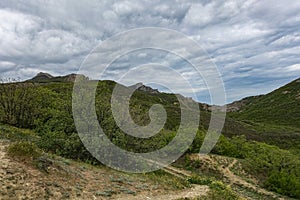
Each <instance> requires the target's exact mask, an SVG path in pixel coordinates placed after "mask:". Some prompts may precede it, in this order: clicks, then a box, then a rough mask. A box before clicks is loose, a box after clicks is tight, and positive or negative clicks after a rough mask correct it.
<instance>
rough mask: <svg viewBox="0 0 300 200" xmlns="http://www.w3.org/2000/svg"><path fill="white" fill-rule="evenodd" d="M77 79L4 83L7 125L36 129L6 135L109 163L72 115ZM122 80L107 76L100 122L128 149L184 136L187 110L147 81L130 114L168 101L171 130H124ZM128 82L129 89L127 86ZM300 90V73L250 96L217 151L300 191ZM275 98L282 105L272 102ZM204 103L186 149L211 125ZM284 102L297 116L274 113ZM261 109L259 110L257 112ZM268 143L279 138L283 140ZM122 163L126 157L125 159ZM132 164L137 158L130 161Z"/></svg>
mask: <svg viewBox="0 0 300 200" xmlns="http://www.w3.org/2000/svg"><path fill="white" fill-rule="evenodd" d="M86 80H87V79H86ZM73 82H74V76H73V75H71V76H63V77H53V76H51V75H49V74H44V73H42V74H39V75H38V76H36V77H35V78H33V79H31V80H29V81H25V82H21V83H5V84H4V83H3V84H1V85H0V125H1V124H4V127H5V126H7V125H9V127H18V128H26V129H29V130H30V131H29V132H31V131H33V132H34V134H28V135H27V134H25V135H24V134H17V133H16V132H14V131H5V130H6V129H3V128H2V129H1V130H0V131H1V132H0V135H1V138H4V139H8V140H11V141H20V140H21V141H23V140H25V141H27V142H28V141H29V142H30V143H34V146H36V147H38V148H39V149H41V150H42V151H44V152H47V153H50V154H56V155H58V156H62V157H65V158H69V159H74V160H80V161H83V162H85V163H89V164H93V165H101V163H100V162H99V161H97V160H96V159H95V158H94V157H93V156H92V155H91V154H90V153H89V152H88V151H87V150H86V148H85V147H84V146H83V144H82V142H81V140H80V138H79V136H78V134H77V131H76V128H75V125H74V120H73V114H72V91H73ZM115 85H116V83H115V82H114V81H108V80H106V81H99V82H98V87H97V90H96V95H95V108H96V114H97V117H98V121H99V123H100V125H101V127H102V128H103V130H104V132H105V134H106V135H107V137H108V138H109V139H110V141H112V142H113V143H114V144H115V145H117V146H119V147H120V148H123V149H125V150H127V151H131V152H137V153H144V152H151V151H155V150H158V149H161V148H162V147H164V146H166V145H167V144H168V143H169V142H170V141H171V140H172V139H173V138H174V137H175V136H176V132H177V130H178V127H179V124H180V119H181V109H180V106H179V102H178V99H177V97H176V96H175V95H174V94H168V93H161V92H158V91H157V90H155V89H152V88H150V87H147V86H143V85H141V84H139V88H138V89H137V90H136V91H135V92H134V94H133V96H132V98H131V99H130V114H131V116H132V118H133V120H134V122H135V123H137V124H139V125H147V124H148V123H149V122H150V118H149V113H148V111H149V109H150V108H151V106H152V105H154V104H161V105H162V106H163V107H164V108H165V110H166V114H167V121H166V123H165V125H164V127H163V129H162V130H161V131H160V132H159V133H157V134H156V135H155V136H153V137H150V138H147V139H142V138H137V137H133V136H131V135H128V134H126V133H124V132H123V131H122V130H121V129H120V128H119V127H118V126H117V124H116V122H115V120H114V118H113V115H112V110H111V95H112V91H113V89H114V87H115ZM123 87H124V90H126V88H127V87H125V86H123ZM298 94H299V80H297V81H294V82H292V83H290V84H288V85H286V86H284V87H283V88H280V89H278V90H276V91H274V92H272V93H270V94H268V95H265V96H260V97H256V98H252V97H250V98H248V99H247V101H245V100H244V102H243V106H242V107H241V108H240V109H239V111H237V112H231V113H229V116H228V117H227V119H226V123H225V126H224V128H223V135H221V137H220V139H219V141H218V144H217V145H216V146H215V148H214V149H213V151H212V153H213V154H218V155H222V156H228V157H232V158H236V159H241V165H243V170H244V171H246V172H247V173H249V174H251V176H254V177H256V178H257V179H258V180H259V181H258V183H257V184H259V185H260V187H264V188H267V189H269V190H272V191H275V192H277V193H280V194H283V195H287V196H290V197H297V198H298V197H299V195H300V186H299V184H300V183H299V181H298V180H300V179H299V170H298V169H297V167H295V166H297V165H298V164H299V159H298V158H299V152H300V151H299V149H300V143H299V141H300V140H299V131H298V130H299V124H297V119H299V112H296V111H297V110H299V100H298V96H297V95H298ZM185 100H186V101H190V100H191V99H188V98H186V99H185ZM273 104H274V109H275V110H274V109H272V105H273ZM252 106H253V107H252ZM199 108H200V110H201V112H200V125H199V130H198V132H197V135H196V138H195V140H194V142H193V144H192V145H191V147H190V148H189V149H188V151H187V152H185V156H186V155H190V154H192V153H197V152H199V148H200V146H201V144H202V142H203V140H204V137H205V134H206V129H207V128H208V124H209V119H210V111H209V110H206V109H205V108H206V106H205V105H204V104H201V103H199ZM276 108H278V109H277V110H276ZM284 109H285V113H289V115H288V116H289V118H286V117H283V116H282V115H280V114H277V115H276V114H272V115H271V114H269V113H270V112H274V113H277V112H281V113H283V112H284ZM295 110H296V111H295ZM251 113H252V114H251ZM253 113H256V114H253ZM256 115H259V116H258V117H255V116H256ZM261 116H264V117H261ZM285 116H287V115H285ZM9 129H10V130H11V128H9ZM13 130H14V129H13ZM18 130H20V129H18ZM186 139H188V138H182V140H184V141H185V140H186ZM253 140H255V141H260V142H254V141H253ZM261 142H263V143H261ZM265 143H269V144H273V145H274V144H275V145H277V147H276V146H271V145H267V144H265ZM21 145H23V143H21ZM27 147H28V146H25V147H24V146H21V147H19V146H18V144H17V146H16V147H15V150H16V151H17V152H16V153H19V152H18V151H19V148H21V150H22V151H23V150H24V148H25V150H26V152H27V151H28V149H26V148H27ZM29 147H30V146H29ZM279 147H280V148H285V149H287V150H283V149H280V148H279ZM30 149H31V147H30ZM30 149H29V150H30ZM177 150H178V149H176V151H177ZM23 153H24V152H23ZM267 159H270V160H267ZM120 162H123V161H122V158H120ZM141 162H142V161H141ZM186 162H187V161H184V162H183V164H181V166H180V167H183V168H186V169H187V170H189V169H191V170H194V168H195V166H194V165H195V164H194V161H193V162H192V163H188V162H187V163H186ZM197 162H198V161H197ZM197 162H196V163H197ZM287 163H288V164H287ZM126 164H128V165H131V163H130V162H127V163H126ZM190 164H191V165H192V166H190ZM210 170H211V169H210ZM206 175H208V176H211V174H206ZM198 178H199V177H198ZM198 178H196V179H195V180H192V182H193V183H194V182H195V183H202V181H203V180H202V179H201V180H199V179H198ZM216 178H220V177H216ZM246 185H247V184H246ZM237 189H238V190H240V189H241V188H237ZM229 199H230V198H229Z"/></svg>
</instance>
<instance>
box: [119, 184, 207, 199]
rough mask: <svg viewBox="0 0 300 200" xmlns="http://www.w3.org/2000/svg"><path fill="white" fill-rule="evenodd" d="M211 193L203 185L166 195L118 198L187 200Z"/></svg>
mask: <svg viewBox="0 0 300 200" xmlns="http://www.w3.org/2000/svg"><path fill="white" fill-rule="evenodd" d="M208 191H209V188H208V186H202V185H193V187H192V188H188V189H185V190H183V191H180V192H171V193H169V194H164V195H156V196H150V195H137V196H128V197H124V196H123V197H116V198H115V199H117V200H141V199H143V200H144V199H145V200H147V199H148V200H176V199H185V198H197V197H201V196H205V195H206V194H207V192H208Z"/></svg>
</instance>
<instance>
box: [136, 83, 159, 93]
mask: <svg viewBox="0 0 300 200" xmlns="http://www.w3.org/2000/svg"><path fill="white" fill-rule="evenodd" d="M130 87H131V88H134V89H135V90H139V91H143V92H148V93H150V94H158V93H159V91H158V90H157V89H153V88H151V87H149V86H146V85H144V84H143V83H137V84H135V85H132V86H130Z"/></svg>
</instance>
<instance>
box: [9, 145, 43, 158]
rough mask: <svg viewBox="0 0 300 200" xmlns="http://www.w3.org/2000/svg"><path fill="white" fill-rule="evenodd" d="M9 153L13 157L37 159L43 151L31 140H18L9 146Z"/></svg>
mask: <svg viewBox="0 0 300 200" xmlns="http://www.w3.org/2000/svg"><path fill="white" fill-rule="evenodd" d="M8 154H9V155H10V156H12V157H20V158H31V159H36V158H38V157H40V156H41V155H42V152H41V150H40V149H39V148H38V147H37V146H36V145H35V144H33V143H31V142H16V143H13V144H11V145H10V146H9V147H8Z"/></svg>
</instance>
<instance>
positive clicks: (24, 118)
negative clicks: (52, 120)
mask: <svg viewBox="0 0 300 200" xmlns="http://www.w3.org/2000/svg"><path fill="white" fill-rule="evenodd" d="M1 82H2V83H0V110H1V112H0V113H1V116H0V120H1V121H2V122H4V123H7V124H10V125H13V126H17V127H23V128H29V127H32V126H33V124H34V116H35V113H36V112H35V111H36V109H37V106H36V105H35V101H34V96H35V95H34V92H33V87H34V85H33V84H32V83H27V82H22V83H20V82H19V83H17V82H16V80H14V79H8V80H6V81H3V80H1Z"/></svg>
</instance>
